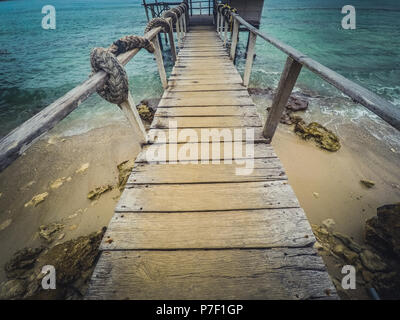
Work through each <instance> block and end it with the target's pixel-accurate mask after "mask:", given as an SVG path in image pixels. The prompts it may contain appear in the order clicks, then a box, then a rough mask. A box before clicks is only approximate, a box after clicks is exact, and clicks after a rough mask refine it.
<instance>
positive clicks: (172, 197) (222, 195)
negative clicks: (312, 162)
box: [115, 181, 299, 212]
mask: <svg viewBox="0 0 400 320" xmlns="http://www.w3.org/2000/svg"><path fill="white" fill-rule="evenodd" d="M232 190H238V192H234V193H233V192H232ZM239 190H240V191H239ZM298 207H299V203H298V201H297V198H296V196H295V194H294V192H293V190H292V188H291V186H290V185H289V184H288V183H287V182H285V181H268V182H241V183H216V184H212V183H211V184H208V183H207V184H204V183H201V184H181V185H179V184H167V185H148V186H147V185H134V186H127V187H126V189H125V191H124V193H123V194H122V196H121V199H120V201H119V203H118V205H117V207H116V209H115V211H116V212H193V211H199V212H200V211H232V210H254V209H276V208H298Z"/></svg>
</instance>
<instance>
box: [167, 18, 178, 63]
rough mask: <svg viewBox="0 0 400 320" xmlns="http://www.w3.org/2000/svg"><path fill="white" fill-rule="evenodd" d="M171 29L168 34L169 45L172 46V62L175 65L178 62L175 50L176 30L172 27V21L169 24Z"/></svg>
mask: <svg viewBox="0 0 400 320" xmlns="http://www.w3.org/2000/svg"><path fill="white" fill-rule="evenodd" d="M169 24H170V28H169V32H168V38H169V45H170V46H171V56H172V62H173V63H174V64H175V62H176V48H175V40H174V29H173V26H172V19H171V21H170V22H169Z"/></svg>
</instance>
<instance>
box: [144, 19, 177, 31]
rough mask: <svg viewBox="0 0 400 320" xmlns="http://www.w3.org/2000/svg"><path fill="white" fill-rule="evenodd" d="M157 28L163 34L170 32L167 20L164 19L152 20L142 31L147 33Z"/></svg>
mask: <svg viewBox="0 0 400 320" xmlns="http://www.w3.org/2000/svg"><path fill="white" fill-rule="evenodd" d="M157 27H161V30H162V32H164V33H168V32H169V31H170V30H171V26H170V25H169V23H168V21H167V20H165V19H164V18H154V19H152V20H150V22H149V23H148V24H147V26H146V29H144V33H147V32H149V31H150V30H152V29H154V28H157Z"/></svg>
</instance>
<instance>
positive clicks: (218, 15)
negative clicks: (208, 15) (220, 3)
mask: <svg viewBox="0 0 400 320" xmlns="http://www.w3.org/2000/svg"><path fill="white" fill-rule="evenodd" d="M219 19H220V14H219V11H217V35H219Z"/></svg>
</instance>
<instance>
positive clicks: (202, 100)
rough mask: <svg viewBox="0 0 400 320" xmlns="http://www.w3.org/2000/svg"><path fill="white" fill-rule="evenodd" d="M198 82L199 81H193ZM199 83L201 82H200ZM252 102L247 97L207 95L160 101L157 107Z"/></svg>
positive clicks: (251, 103) (228, 104)
mask: <svg viewBox="0 0 400 320" xmlns="http://www.w3.org/2000/svg"><path fill="white" fill-rule="evenodd" d="M194 81H199V80H194ZM200 83H201V82H200ZM253 104H254V103H253V100H251V98H250V97H249V96H245V95H243V96H241V97H239V96H236V97H230V96H226V95H211V94H207V95H204V97H195V98H190V97H189V98H168V99H162V100H161V101H160V103H159V104H158V107H165V106H168V107H181V106H193V107H195V106H250V105H253Z"/></svg>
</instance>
